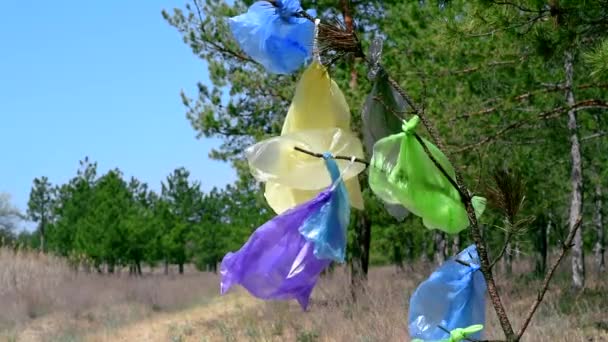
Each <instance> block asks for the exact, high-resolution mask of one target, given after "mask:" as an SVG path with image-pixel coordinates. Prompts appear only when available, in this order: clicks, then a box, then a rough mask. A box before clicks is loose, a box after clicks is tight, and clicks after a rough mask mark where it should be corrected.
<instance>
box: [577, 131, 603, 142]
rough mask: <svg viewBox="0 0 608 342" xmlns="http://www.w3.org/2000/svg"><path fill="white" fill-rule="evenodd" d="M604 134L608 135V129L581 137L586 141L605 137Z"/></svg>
mask: <svg viewBox="0 0 608 342" xmlns="http://www.w3.org/2000/svg"><path fill="white" fill-rule="evenodd" d="M604 135H608V131H601V132H597V133H593V134H589V135H587V136H584V137H582V138H581V141H585V140H589V139H594V138H599V137H603V136H604Z"/></svg>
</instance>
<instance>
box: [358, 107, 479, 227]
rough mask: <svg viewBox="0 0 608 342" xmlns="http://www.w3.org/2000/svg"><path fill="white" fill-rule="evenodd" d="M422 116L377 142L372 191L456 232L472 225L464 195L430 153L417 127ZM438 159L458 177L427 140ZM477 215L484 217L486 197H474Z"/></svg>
mask: <svg viewBox="0 0 608 342" xmlns="http://www.w3.org/2000/svg"><path fill="white" fill-rule="evenodd" d="M419 121H420V118H418V116H413V117H412V119H411V120H409V121H404V122H403V127H402V129H403V132H402V133H399V134H393V135H390V136H388V137H386V138H383V139H380V140H379V141H378V142H377V143H376V144H375V145H374V153H373V156H372V160H371V163H370V168H369V185H370V188H371V189H372V191H373V192H374V193H375V194H376V195H377V196H378V197H380V198H381V199H382V200H383V201H385V202H386V203H389V204H401V205H403V206H404V207H405V208H407V209H408V210H409V211H411V212H412V213H413V214H414V215H417V216H420V217H421V218H422V222H423V224H424V225H425V227H427V228H429V229H439V230H442V231H444V232H446V233H449V234H456V233H458V232H460V231H462V230H464V229H465V228H467V227H468V225H469V220H468V217H467V213H466V210H465V208H464V205H463V204H462V202H461V201H460V194H459V193H458V191H457V190H456V189H455V188H454V187H453V186H452V184H451V183H450V181H449V180H448V179H447V178H446V177H445V176H444V175H443V173H442V172H441V171H440V170H439V169H438V168H437V166H435V164H433V161H432V160H431V159H430V158H429V157H428V156H427V155H426V153H425V152H424V149H423V148H422V145H421V144H420V142H419V141H418V140H417V139H416V137H415V136H414V130H415V128H416V126H417V125H418V122H419ZM422 141H423V142H424V144H425V145H426V146H427V148H428V150H429V151H430V152H431V154H432V155H433V157H434V158H435V160H437V162H438V163H439V164H440V165H441V166H442V167H443V169H444V170H445V171H446V172H447V174H448V175H449V176H450V177H451V178H452V179H455V173H454V168H453V167H452V165H451V164H450V162H449V161H448V159H447V158H446V156H445V155H444V154H443V153H442V152H441V151H440V150H439V149H438V148H437V147H436V146H435V145H433V144H431V143H430V142H429V141H427V140H426V139H424V138H422ZM472 201H473V207H474V208H475V215H477V217H479V216H481V214H482V213H483V211H484V209H485V205H486V199H485V198H483V197H478V196H475V197H473V199H472Z"/></svg>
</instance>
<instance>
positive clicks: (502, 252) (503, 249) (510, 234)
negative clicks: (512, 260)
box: [490, 232, 513, 269]
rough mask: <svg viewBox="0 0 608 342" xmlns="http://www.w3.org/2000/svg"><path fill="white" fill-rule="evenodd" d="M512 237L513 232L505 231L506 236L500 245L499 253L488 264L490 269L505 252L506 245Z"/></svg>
mask: <svg viewBox="0 0 608 342" xmlns="http://www.w3.org/2000/svg"><path fill="white" fill-rule="evenodd" d="M512 237H513V234H512V233H510V232H507V238H506V239H505V243H504V245H503V246H502V249H501V250H500V253H499V254H498V255H497V256H496V258H494V261H492V263H491V264H490V269H492V268H493V267H494V265H496V263H497V262H498V261H500V259H501V258H502V256H503V255H504V254H505V252H506V251H507V247H508V246H509V243H510V242H511V238H512Z"/></svg>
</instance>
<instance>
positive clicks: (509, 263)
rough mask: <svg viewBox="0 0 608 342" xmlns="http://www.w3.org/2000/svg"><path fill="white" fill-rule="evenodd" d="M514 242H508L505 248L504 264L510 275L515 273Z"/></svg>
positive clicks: (506, 271)
mask: <svg viewBox="0 0 608 342" xmlns="http://www.w3.org/2000/svg"><path fill="white" fill-rule="evenodd" d="M512 246H513V245H512V244H511V242H509V243H508V244H507V248H506V249H505V257H504V265H505V273H506V274H508V275H510V274H511V273H513V251H512V249H513V248H512Z"/></svg>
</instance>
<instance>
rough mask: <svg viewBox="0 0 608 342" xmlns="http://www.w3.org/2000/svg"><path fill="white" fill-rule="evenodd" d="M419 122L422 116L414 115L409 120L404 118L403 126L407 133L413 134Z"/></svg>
mask: <svg viewBox="0 0 608 342" xmlns="http://www.w3.org/2000/svg"><path fill="white" fill-rule="evenodd" d="M419 122H420V118H419V117H418V115H414V116H412V118H411V119H410V120H409V121H406V120H403V126H401V128H402V129H403V131H404V132H405V133H409V134H411V133H413V132H414V130H415V129H416V126H418V123H419Z"/></svg>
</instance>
